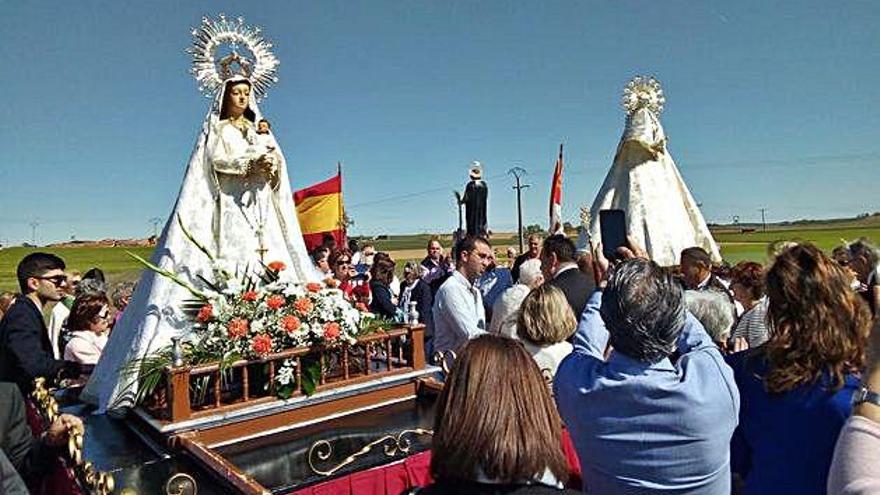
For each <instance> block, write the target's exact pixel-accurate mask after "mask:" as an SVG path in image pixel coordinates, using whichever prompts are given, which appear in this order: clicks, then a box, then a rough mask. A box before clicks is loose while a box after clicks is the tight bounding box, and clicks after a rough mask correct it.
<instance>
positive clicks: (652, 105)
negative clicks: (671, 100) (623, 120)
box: [622, 76, 666, 114]
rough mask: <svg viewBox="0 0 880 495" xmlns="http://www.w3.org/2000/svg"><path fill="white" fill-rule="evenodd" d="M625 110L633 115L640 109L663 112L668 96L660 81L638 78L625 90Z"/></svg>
mask: <svg viewBox="0 0 880 495" xmlns="http://www.w3.org/2000/svg"><path fill="white" fill-rule="evenodd" d="M622 103H623V108H624V109H626V113H627V114H632V113H633V112H635V111H636V110H638V109H639V108H643V107H645V108H647V109H648V110H650V111H652V112H654V113H660V112H662V111H663V105H664V104H665V103H666V96H664V95H663V88H662V87H661V86H660V81H658V80H657V79H654V78H653V77H648V76H636V77H634V78H632V80H631V81H630V82H629V83H627V85H626V87H625V88H623V101H622Z"/></svg>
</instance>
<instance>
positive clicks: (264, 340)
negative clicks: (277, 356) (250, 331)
mask: <svg viewBox="0 0 880 495" xmlns="http://www.w3.org/2000/svg"><path fill="white" fill-rule="evenodd" d="M251 349H253V350H254V352H256V353H257V354H259V355H261V356H265V355H266V354H269V353H270V352H272V337H270V336H268V335H266V334H265V333H261V334H259V335H257V336H256V337H254V339H253V340H251Z"/></svg>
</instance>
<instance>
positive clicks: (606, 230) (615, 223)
mask: <svg viewBox="0 0 880 495" xmlns="http://www.w3.org/2000/svg"><path fill="white" fill-rule="evenodd" d="M599 226H600V229H601V234H602V254H604V255H605V258H607V259H609V260H611V259H615V258H617V248H619V247H621V246H626V213H625V212H624V211H623V210H600V211H599Z"/></svg>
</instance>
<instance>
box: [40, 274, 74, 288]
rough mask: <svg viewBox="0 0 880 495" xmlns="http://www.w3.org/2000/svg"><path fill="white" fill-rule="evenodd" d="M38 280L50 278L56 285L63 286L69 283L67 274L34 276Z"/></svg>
mask: <svg viewBox="0 0 880 495" xmlns="http://www.w3.org/2000/svg"><path fill="white" fill-rule="evenodd" d="M34 278H36V279H38V280H48V281H50V282H52V285H54V286H55V287H61V286H62V285H64V284H66V283H67V275H52V276H51V277H34Z"/></svg>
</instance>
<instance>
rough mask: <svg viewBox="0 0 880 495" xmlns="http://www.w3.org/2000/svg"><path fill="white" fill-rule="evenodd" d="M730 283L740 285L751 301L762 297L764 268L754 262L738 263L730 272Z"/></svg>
mask: <svg viewBox="0 0 880 495" xmlns="http://www.w3.org/2000/svg"><path fill="white" fill-rule="evenodd" d="M730 283H731V284H740V285H742V286H743V287H744V288H745V289H746V290H747V291H749V295H751V296H752V299H756V300H757V299H761V298H762V297H764V267H763V266H761V264H760V263H755V262H754V261H740V262H739V263H737V264H736V265H734V267H733V268H731V270H730Z"/></svg>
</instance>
